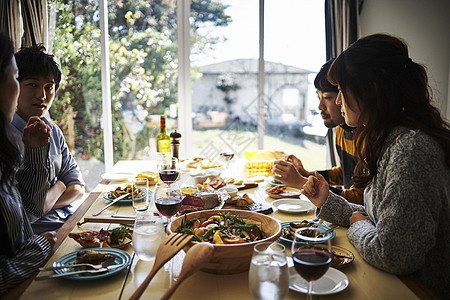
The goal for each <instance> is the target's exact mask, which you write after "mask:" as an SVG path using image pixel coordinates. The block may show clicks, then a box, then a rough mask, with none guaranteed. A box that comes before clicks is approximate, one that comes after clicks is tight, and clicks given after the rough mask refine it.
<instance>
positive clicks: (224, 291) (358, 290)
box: [2, 160, 433, 300]
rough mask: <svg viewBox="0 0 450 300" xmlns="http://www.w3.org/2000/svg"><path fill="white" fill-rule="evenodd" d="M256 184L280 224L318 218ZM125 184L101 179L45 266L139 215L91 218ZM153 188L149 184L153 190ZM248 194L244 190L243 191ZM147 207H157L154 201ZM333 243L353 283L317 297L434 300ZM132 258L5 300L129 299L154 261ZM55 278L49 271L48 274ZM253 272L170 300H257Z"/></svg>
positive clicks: (342, 241)
mask: <svg viewBox="0 0 450 300" xmlns="http://www.w3.org/2000/svg"><path fill="white" fill-rule="evenodd" d="M156 170H157V166H156V162H155V161H152V160H148V161H147V160H145V161H142V160H139V161H137V160H121V161H118V162H117V163H116V164H115V165H114V167H113V169H112V170H111V171H110V173H114V172H115V173H117V174H121V173H127V172H128V173H131V174H137V173H139V172H141V171H156ZM190 177H191V176H189V173H188V172H186V173H184V172H182V176H180V179H179V180H180V185H190V184H192V182H191V181H190V180H191V179H192V178H190ZM257 183H258V186H257V187H255V188H251V189H247V190H245V193H247V195H248V196H250V197H251V198H252V199H254V200H255V202H261V203H265V204H266V205H268V206H269V207H271V208H272V212H271V213H270V214H269V216H271V217H273V218H275V219H277V220H278V221H280V222H291V221H301V220H311V219H314V218H315V217H316V216H315V210H314V209H310V210H308V211H304V212H300V213H298V212H297V213H287V212H285V211H280V210H279V209H277V208H276V207H274V206H272V205H271V204H272V202H273V201H275V200H277V199H275V198H272V197H270V196H269V195H268V194H267V192H266V189H267V188H269V187H270V186H271V183H270V182H269V181H268V180H262V181H261V180H259V181H258V182H257ZM125 184H126V182H124V181H120V180H108V179H102V180H101V181H100V182H99V183H98V185H97V186H96V187H95V189H94V190H92V191H91V192H90V194H89V195H88V197H87V198H86V200H85V201H84V202H83V203H82V204H81V205H80V206H79V208H78V209H77V210H76V211H75V212H74V214H73V215H72V216H71V217H70V219H69V220H68V221H66V223H65V224H64V225H63V226H62V227H61V229H60V230H59V231H58V232H57V243H56V245H55V247H54V250H53V253H52V254H51V256H50V257H49V259H48V261H47V262H46V263H45V267H50V266H52V265H53V263H54V262H55V261H57V260H58V259H60V258H61V257H63V256H64V255H66V254H68V253H72V252H74V251H79V250H82V247H81V245H80V244H78V243H77V242H76V241H75V240H74V239H72V238H69V237H68V235H69V233H71V232H83V231H88V230H100V229H112V228H114V227H117V226H120V225H119V224H117V223H114V222H113V221H111V222H110V221H108V220H111V219H112V216H113V215H114V216H117V215H122V216H130V217H131V218H132V216H133V215H135V212H134V210H133V208H132V205H131V204H130V203H123V204H117V205H116V204H115V205H112V206H110V207H108V208H107V209H106V210H104V211H103V212H102V213H101V214H99V215H98V216H97V217H99V218H105V220H104V221H100V222H91V221H87V222H85V220H90V219H89V218H92V215H93V214H94V213H95V212H97V211H99V210H100V209H102V208H103V207H104V206H105V205H107V204H108V203H109V202H108V201H107V200H105V199H104V197H103V196H104V194H105V193H107V192H109V191H112V190H114V189H115V188H116V187H117V186H124V185H125ZM152 188H154V186H150V188H149V190H152ZM242 192H244V191H242ZM149 209H156V208H155V207H154V203H152V204H151V206H150V208H149ZM335 234H336V235H335V237H334V238H333V240H332V243H333V245H336V246H339V247H343V248H345V249H347V250H348V251H350V252H351V253H353V255H354V260H353V261H352V262H351V263H349V264H347V265H344V266H342V267H341V268H340V269H339V270H340V271H341V272H343V273H344V274H345V275H346V276H347V278H348V281H349V284H348V286H347V287H346V288H345V289H344V290H342V291H340V292H338V293H332V294H326V295H315V296H314V297H315V299H330V300H331V299H333V300H334V299H336V300H339V299H342V300H344V299H345V300H348V299H430V298H433V294H432V293H431V292H430V291H429V290H427V289H426V288H425V287H424V286H423V285H421V284H420V282H418V281H417V280H415V279H414V278H413V277H410V276H396V275H394V274H390V273H387V272H384V271H382V270H379V269H377V268H375V267H373V266H371V265H369V264H368V263H367V262H365V261H364V259H363V258H362V257H361V256H360V255H359V253H358V251H357V250H356V249H355V248H354V247H353V246H352V244H351V243H350V242H349V241H348V239H347V236H346V228H344V227H337V228H336V229H335ZM123 250H124V251H126V252H127V253H128V254H129V256H130V258H131V263H130V264H129V266H127V268H125V269H123V270H121V271H120V272H115V274H114V275H111V276H106V277H101V276H100V278H97V277H95V276H94V278H93V279H91V280H72V279H68V278H54V279H48V280H41V281H36V280H35V277H36V276H42V275H44V274H49V272H48V271H47V272H36V274H34V275H33V276H32V277H30V278H29V279H27V280H26V281H25V282H23V283H22V284H20V285H18V286H16V287H15V288H13V289H11V290H10V291H8V292H7V293H6V294H5V295H4V296H3V297H2V298H3V299H30V300H31V299H32V300H36V299H52V300H55V299H84V300H87V299H129V298H130V296H131V295H132V294H133V292H134V291H135V290H136V289H137V288H138V287H139V286H140V285H141V283H142V282H143V281H144V279H145V278H146V276H147V274H148V273H149V272H150V270H151V269H152V266H153V262H154V261H143V260H140V259H139V258H138V257H137V256H136V255H134V252H133V246H132V243H131V244H129V245H128V246H126V247H125V248H123ZM286 254H287V256H290V249H289V247H288V246H287V247H286ZM184 257H185V252H184V251H180V252H179V253H178V254H177V255H175V256H174V257H173V258H172V259H171V260H170V261H169V262H167V263H166V264H165V265H164V267H162V268H161V269H160V270H159V271H158V273H156V276H155V277H154V278H153V279H152V281H151V282H150V284H149V285H148V287H147V288H146V289H145V292H144V294H143V295H142V298H141V299H160V298H161V297H162V296H163V295H164V293H165V292H166V291H167V290H168V289H169V288H170V287H171V285H172V284H173V283H174V281H175V280H176V279H177V277H178V275H179V274H180V271H181V267H182V265H183V260H184ZM50 274H51V273H50ZM248 282H249V273H248V271H247V272H243V273H238V274H232V275H218V274H212V273H206V272H203V271H201V270H200V271H198V272H196V273H194V274H193V275H192V276H190V277H189V278H187V279H186V280H185V281H184V282H182V283H181V285H180V286H179V287H178V289H177V290H176V291H175V293H174V294H173V295H172V297H171V299H174V300H175V299H197V300H201V299H205V300H214V299H217V300H219V299H220V300H224V299H253V297H252V294H251V292H250V290H249V284H248ZM285 299H306V295H305V294H303V293H300V292H297V291H294V290H292V289H290V290H289V292H288V294H287V295H286V297H285Z"/></svg>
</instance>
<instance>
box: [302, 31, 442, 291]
mask: <svg viewBox="0 0 450 300" xmlns="http://www.w3.org/2000/svg"><path fill="white" fill-rule="evenodd" d="M328 79H329V80H330V82H332V83H333V84H336V85H337V86H338V88H339V95H338V97H337V99H336V103H337V104H338V105H340V106H341V112H342V114H343V116H344V118H345V123H346V124H347V125H349V126H353V127H357V129H356V133H355V136H354V140H355V143H356V147H355V148H356V149H357V153H356V156H357V158H358V162H357V166H356V168H355V174H354V184H355V185H356V186H357V187H359V188H361V189H364V206H363V205H357V204H352V203H349V202H347V201H346V200H345V199H344V198H342V197H340V196H338V195H336V194H333V193H332V192H330V191H329V188H328V184H327V182H326V181H325V179H324V178H323V177H322V176H320V174H318V173H316V175H315V176H311V177H309V178H308V181H307V182H306V183H305V185H304V194H305V195H306V196H307V197H308V198H309V199H310V200H311V201H312V202H313V203H314V204H315V205H316V206H317V207H318V208H319V209H318V211H317V215H318V217H320V218H322V219H325V220H327V221H330V222H333V223H336V224H340V225H342V226H346V227H349V229H348V231H347V237H348V239H349V241H350V242H351V243H352V244H353V245H354V246H355V248H356V249H357V250H358V252H359V253H360V255H361V256H362V257H363V258H364V260H366V261H367V262H368V263H369V264H371V265H373V266H375V267H377V268H379V269H381V270H384V271H386V272H390V273H394V274H398V275H400V274H404V275H406V274H411V275H413V276H414V277H416V278H418V279H419V280H420V281H422V282H423V283H424V284H425V285H426V286H427V287H428V288H430V289H431V290H432V291H433V292H434V293H436V295H437V296H439V297H441V298H442V299H444V298H446V297H448V295H449V294H450V285H449V284H448V278H450V222H449V219H450V218H449V214H450V210H449V199H450V184H449V183H450V130H449V125H448V124H447V123H446V122H445V121H444V120H443V119H442V118H441V116H440V114H439V112H438V110H437V109H436V108H435V107H433V106H432V105H431V96H430V92H429V87H428V82H427V81H428V80H427V74H426V71H425V69H424V68H423V67H422V66H421V65H419V64H417V63H415V62H413V61H412V60H411V58H409V55H408V48H407V46H406V45H405V43H404V42H402V41H401V40H399V39H397V38H395V37H392V36H389V35H385V34H375V35H371V36H367V37H364V38H361V39H360V40H358V41H356V42H355V43H354V44H352V45H351V46H350V47H349V48H348V49H347V50H345V51H344V52H343V53H342V54H341V55H339V57H337V58H336V60H335V62H334V63H333V65H332V66H331V68H330V70H329V72H328Z"/></svg>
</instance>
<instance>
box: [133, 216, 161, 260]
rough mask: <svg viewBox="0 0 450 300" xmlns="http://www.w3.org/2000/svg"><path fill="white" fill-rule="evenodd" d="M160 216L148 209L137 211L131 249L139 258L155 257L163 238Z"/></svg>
mask: <svg viewBox="0 0 450 300" xmlns="http://www.w3.org/2000/svg"><path fill="white" fill-rule="evenodd" d="M164 236H165V233H164V224H163V220H162V218H161V216H160V215H159V214H158V213H156V214H154V213H153V212H150V211H143V212H138V213H137V214H136V221H135V222H134V230H133V249H134V252H135V253H136V255H137V256H138V257H139V259H141V260H145V261H149V260H153V259H155V256H156V251H157V250H158V247H159V245H160V244H161V243H162V241H163V240H164Z"/></svg>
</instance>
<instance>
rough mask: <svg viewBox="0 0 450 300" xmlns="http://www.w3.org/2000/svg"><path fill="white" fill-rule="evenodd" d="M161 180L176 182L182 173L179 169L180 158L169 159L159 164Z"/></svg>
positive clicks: (162, 160)
mask: <svg viewBox="0 0 450 300" xmlns="http://www.w3.org/2000/svg"><path fill="white" fill-rule="evenodd" d="M158 173H159V178H161V180H162V181H176V180H177V179H178V175H179V173H180V169H179V168H178V158H176V157H168V158H164V159H161V160H160V161H159V162H158Z"/></svg>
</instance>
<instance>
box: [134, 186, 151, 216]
mask: <svg viewBox="0 0 450 300" xmlns="http://www.w3.org/2000/svg"><path fill="white" fill-rule="evenodd" d="M131 200H132V203H133V208H134V210H135V211H136V212H139V211H145V210H147V209H148V205H149V199H148V179H147V178H133V179H132V180H131Z"/></svg>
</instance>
